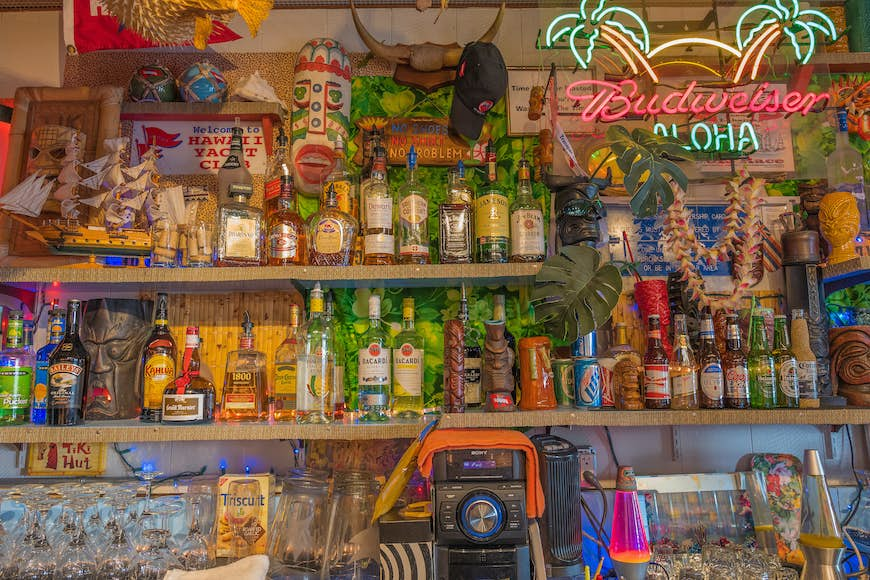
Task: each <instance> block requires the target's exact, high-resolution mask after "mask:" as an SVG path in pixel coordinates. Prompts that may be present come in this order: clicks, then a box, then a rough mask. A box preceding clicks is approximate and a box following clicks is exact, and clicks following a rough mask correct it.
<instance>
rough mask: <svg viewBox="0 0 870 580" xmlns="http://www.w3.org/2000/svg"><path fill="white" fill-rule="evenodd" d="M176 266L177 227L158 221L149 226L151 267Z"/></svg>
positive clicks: (168, 222)
mask: <svg viewBox="0 0 870 580" xmlns="http://www.w3.org/2000/svg"><path fill="white" fill-rule="evenodd" d="M177 265H178V226H176V224H174V223H172V222H170V221H169V220H158V221H156V222H154V224H153V225H152V226H151V266H152V267H156V268H174V267H175V266H177Z"/></svg>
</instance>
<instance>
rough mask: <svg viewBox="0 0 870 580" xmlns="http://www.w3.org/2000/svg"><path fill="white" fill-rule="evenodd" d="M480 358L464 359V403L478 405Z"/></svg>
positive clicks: (479, 398)
mask: <svg viewBox="0 0 870 580" xmlns="http://www.w3.org/2000/svg"><path fill="white" fill-rule="evenodd" d="M480 377H481V372H480V358H474V357H468V358H466V359H465V404H466V405H479V404H480V403H481V397H480Z"/></svg>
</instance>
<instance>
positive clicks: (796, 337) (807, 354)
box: [37, 309, 819, 409]
mask: <svg viewBox="0 0 870 580" xmlns="http://www.w3.org/2000/svg"><path fill="white" fill-rule="evenodd" d="M791 344H792V350H793V351H794V357H795V359H796V360H797V377H798V391H799V395H800V406H801V408H806V409H818V408H819V377H818V367H817V366H816V355H815V353H813V349H812V347H811V346H810V329H809V326H808V325H807V318H806V315H805V314H804V311H803V310H800V309H795V310H792V311H791ZM38 365H39V363H38V362H37V367H38Z"/></svg>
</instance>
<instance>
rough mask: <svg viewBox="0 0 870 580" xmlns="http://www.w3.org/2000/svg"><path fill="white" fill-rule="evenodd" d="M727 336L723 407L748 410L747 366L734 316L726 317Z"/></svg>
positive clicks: (738, 326) (723, 358)
mask: <svg viewBox="0 0 870 580" xmlns="http://www.w3.org/2000/svg"><path fill="white" fill-rule="evenodd" d="M726 324H727V335H726V340H725V344H726V349H725V355H724V356H723V357H722V370H723V372H724V373H725V406H726V407H728V408H729V409H748V408H749V405H750V402H749V364H748V362H747V358H746V353H744V352H743V346H742V345H741V341H740V325H739V324H738V319H737V315H736V314H728V315H727V316H726Z"/></svg>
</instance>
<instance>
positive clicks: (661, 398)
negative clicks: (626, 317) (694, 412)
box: [643, 314, 671, 409]
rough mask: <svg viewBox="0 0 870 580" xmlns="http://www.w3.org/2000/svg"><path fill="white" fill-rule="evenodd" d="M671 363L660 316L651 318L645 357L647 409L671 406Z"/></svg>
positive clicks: (653, 315)
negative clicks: (663, 338)
mask: <svg viewBox="0 0 870 580" xmlns="http://www.w3.org/2000/svg"><path fill="white" fill-rule="evenodd" d="M669 371H670V361H669V360H668V353H667V352H665V349H664V347H663V346H662V326H661V321H660V319H659V316H658V314H650V316H649V334H648V336H647V347H646V353H645V354H644V356H643V388H644V404H645V405H646V408H647V409H669V408H670V406H671V384H670V378H669Z"/></svg>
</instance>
